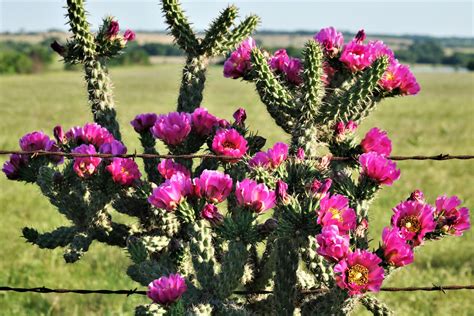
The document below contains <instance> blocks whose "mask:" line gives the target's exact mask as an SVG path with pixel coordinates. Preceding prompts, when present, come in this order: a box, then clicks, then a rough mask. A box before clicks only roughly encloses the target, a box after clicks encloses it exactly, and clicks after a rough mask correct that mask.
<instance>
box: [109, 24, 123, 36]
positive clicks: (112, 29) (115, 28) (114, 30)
mask: <svg viewBox="0 0 474 316" xmlns="http://www.w3.org/2000/svg"><path fill="white" fill-rule="evenodd" d="M119 31H120V26H119V22H118V21H115V20H112V21H110V24H109V29H108V30H107V36H108V37H114V36H117V34H118V32H119Z"/></svg>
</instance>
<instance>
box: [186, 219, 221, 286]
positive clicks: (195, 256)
mask: <svg viewBox="0 0 474 316" xmlns="http://www.w3.org/2000/svg"><path fill="white" fill-rule="evenodd" d="M191 230H192V238H191V241H190V245H189V247H190V250H191V256H192V261H193V266H194V270H195V271H196V279H197V280H198V282H199V284H200V285H201V288H202V289H204V290H205V291H209V292H212V290H213V289H214V288H216V286H217V284H216V282H215V280H216V279H215V278H216V262H215V256H214V247H213V245H212V236H211V229H210V228H209V227H208V226H207V225H206V223H205V222H204V221H203V220H198V221H196V222H195V223H194V224H193V225H192V227H191Z"/></svg>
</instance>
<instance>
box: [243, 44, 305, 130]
mask: <svg viewBox="0 0 474 316" xmlns="http://www.w3.org/2000/svg"><path fill="white" fill-rule="evenodd" d="M252 71H253V72H254V73H255V75H254V78H255V79H254V80H255V84H256V87H257V92H258V94H259V95H260V99H261V100H262V102H263V103H264V104H265V105H266V107H267V110H268V113H270V115H271V116H272V118H273V119H274V120H275V122H276V124H277V125H278V126H280V127H281V128H282V129H283V130H284V131H285V132H287V133H291V131H292V128H293V125H294V115H295V113H296V105H295V103H294V100H293V96H292V95H291V94H290V92H289V91H288V90H287V89H286V88H285V87H284V86H283V85H282V84H281V83H280V82H279V81H278V79H277V78H276V76H275V74H274V73H273V72H272V71H271V69H270V66H269V65H268V62H267V60H266V59H265V57H264V56H263V53H262V52H261V51H260V50H258V49H254V50H253V51H252Z"/></svg>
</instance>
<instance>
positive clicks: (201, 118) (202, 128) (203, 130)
mask: <svg viewBox="0 0 474 316" xmlns="http://www.w3.org/2000/svg"><path fill="white" fill-rule="evenodd" d="M191 119H192V123H193V129H194V131H195V132H196V133H197V134H198V135H201V136H208V135H209V134H210V133H211V132H212V130H213V129H214V127H216V126H218V125H219V119H218V118H217V117H215V116H214V115H212V114H210V113H209V112H208V111H207V109H206V108H197V109H195V110H194V112H193V114H192V115H191Z"/></svg>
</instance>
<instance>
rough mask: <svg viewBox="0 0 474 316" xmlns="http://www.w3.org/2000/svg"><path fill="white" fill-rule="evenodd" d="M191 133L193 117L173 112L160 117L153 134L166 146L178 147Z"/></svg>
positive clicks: (152, 131) (152, 129)
mask: <svg viewBox="0 0 474 316" xmlns="http://www.w3.org/2000/svg"><path fill="white" fill-rule="evenodd" d="M190 132H191V115H190V114H188V113H181V112H171V113H168V114H165V115H160V116H158V118H157V119H156V122H155V125H154V126H153V127H152V128H151V133H152V134H153V135H154V136H155V137H156V138H159V139H161V140H162V141H163V142H165V144H167V145H170V146H176V145H179V144H181V143H182V142H183V141H184V140H185V139H186V137H187V136H188V135H189V133H190Z"/></svg>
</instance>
